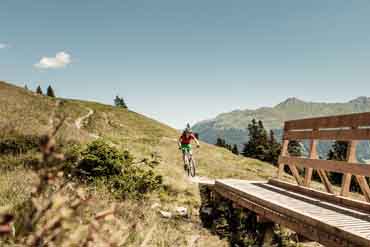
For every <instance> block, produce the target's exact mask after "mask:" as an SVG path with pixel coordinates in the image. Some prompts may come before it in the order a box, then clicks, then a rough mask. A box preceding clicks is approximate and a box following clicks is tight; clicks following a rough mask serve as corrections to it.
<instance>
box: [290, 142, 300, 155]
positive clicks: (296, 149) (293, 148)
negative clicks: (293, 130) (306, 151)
mask: <svg viewBox="0 0 370 247" xmlns="http://www.w3.org/2000/svg"><path fill="white" fill-rule="evenodd" d="M288 153H289V155H291V156H302V146H301V144H300V143H299V141H296V140H291V141H290V142H289V144H288Z"/></svg>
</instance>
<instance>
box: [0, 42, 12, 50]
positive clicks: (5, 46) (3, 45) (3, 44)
mask: <svg viewBox="0 0 370 247" xmlns="http://www.w3.org/2000/svg"><path fill="white" fill-rule="evenodd" d="M9 47H10V46H9V45H8V44H5V43H0V49H6V48H9Z"/></svg>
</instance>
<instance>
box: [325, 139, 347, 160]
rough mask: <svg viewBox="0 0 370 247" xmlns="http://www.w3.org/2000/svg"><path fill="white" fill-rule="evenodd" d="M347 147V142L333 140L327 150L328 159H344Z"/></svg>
mask: <svg viewBox="0 0 370 247" xmlns="http://www.w3.org/2000/svg"><path fill="white" fill-rule="evenodd" d="M347 147H348V143H347V142H345V141H335V142H334V143H333V146H332V147H331V149H330V150H329V153H328V159H329V160H339V161H344V160H346V158H347Z"/></svg>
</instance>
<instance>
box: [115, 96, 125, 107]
mask: <svg viewBox="0 0 370 247" xmlns="http://www.w3.org/2000/svg"><path fill="white" fill-rule="evenodd" d="M114 105H115V106H117V107H122V108H125V109H127V105H126V102H125V100H124V99H123V98H122V97H119V96H118V95H117V96H116V98H115V99H114Z"/></svg>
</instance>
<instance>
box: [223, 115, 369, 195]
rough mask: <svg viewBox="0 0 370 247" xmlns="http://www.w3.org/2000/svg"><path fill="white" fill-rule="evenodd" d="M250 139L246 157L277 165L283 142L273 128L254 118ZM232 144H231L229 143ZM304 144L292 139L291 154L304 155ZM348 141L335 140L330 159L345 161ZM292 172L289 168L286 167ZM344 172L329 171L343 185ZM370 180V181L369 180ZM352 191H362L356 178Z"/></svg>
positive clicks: (246, 144)
mask: <svg viewBox="0 0 370 247" xmlns="http://www.w3.org/2000/svg"><path fill="white" fill-rule="evenodd" d="M248 135H249V140H248V142H247V143H245V144H244V148H243V150H242V152H241V154H242V155H243V156H245V157H249V158H254V159H258V160H261V161H265V162H269V163H271V164H274V165H277V163H278V159H279V156H280V152H281V143H280V142H279V141H278V140H277V139H276V138H275V134H274V131H273V130H270V131H269V132H268V131H267V130H266V129H265V127H264V125H263V122H262V121H257V120H255V119H253V120H252V121H251V123H250V124H249V125H248ZM228 146H231V145H228ZM303 147H304V145H303V144H302V143H300V142H299V141H297V140H291V141H289V144H288V153H289V155H290V156H302V155H303ZM347 149H348V142H345V141H335V142H333V144H332V146H331V148H330V150H329V151H328V153H327V159H328V160H337V161H344V160H346V159H347ZM285 171H287V172H288V173H290V171H289V169H286V170H285ZM299 171H300V174H301V175H302V176H304V173H305V170H304V169H300V170H299ZM342 177H343V174H342V173H337V172H328V178H329V180H330V182H331V183H332V184H334V185H341V183H342ZM313 179H314V180H317V181H321V180H320V177H319V175H318V174H317V173H316V172H314V173H313ZM368 182H369V181H368ZM351 191H357V192H359V191H360V187H359V185H358V183H357V181H356V180H355V179H353V180H352V181H351Z"/></svg>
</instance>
